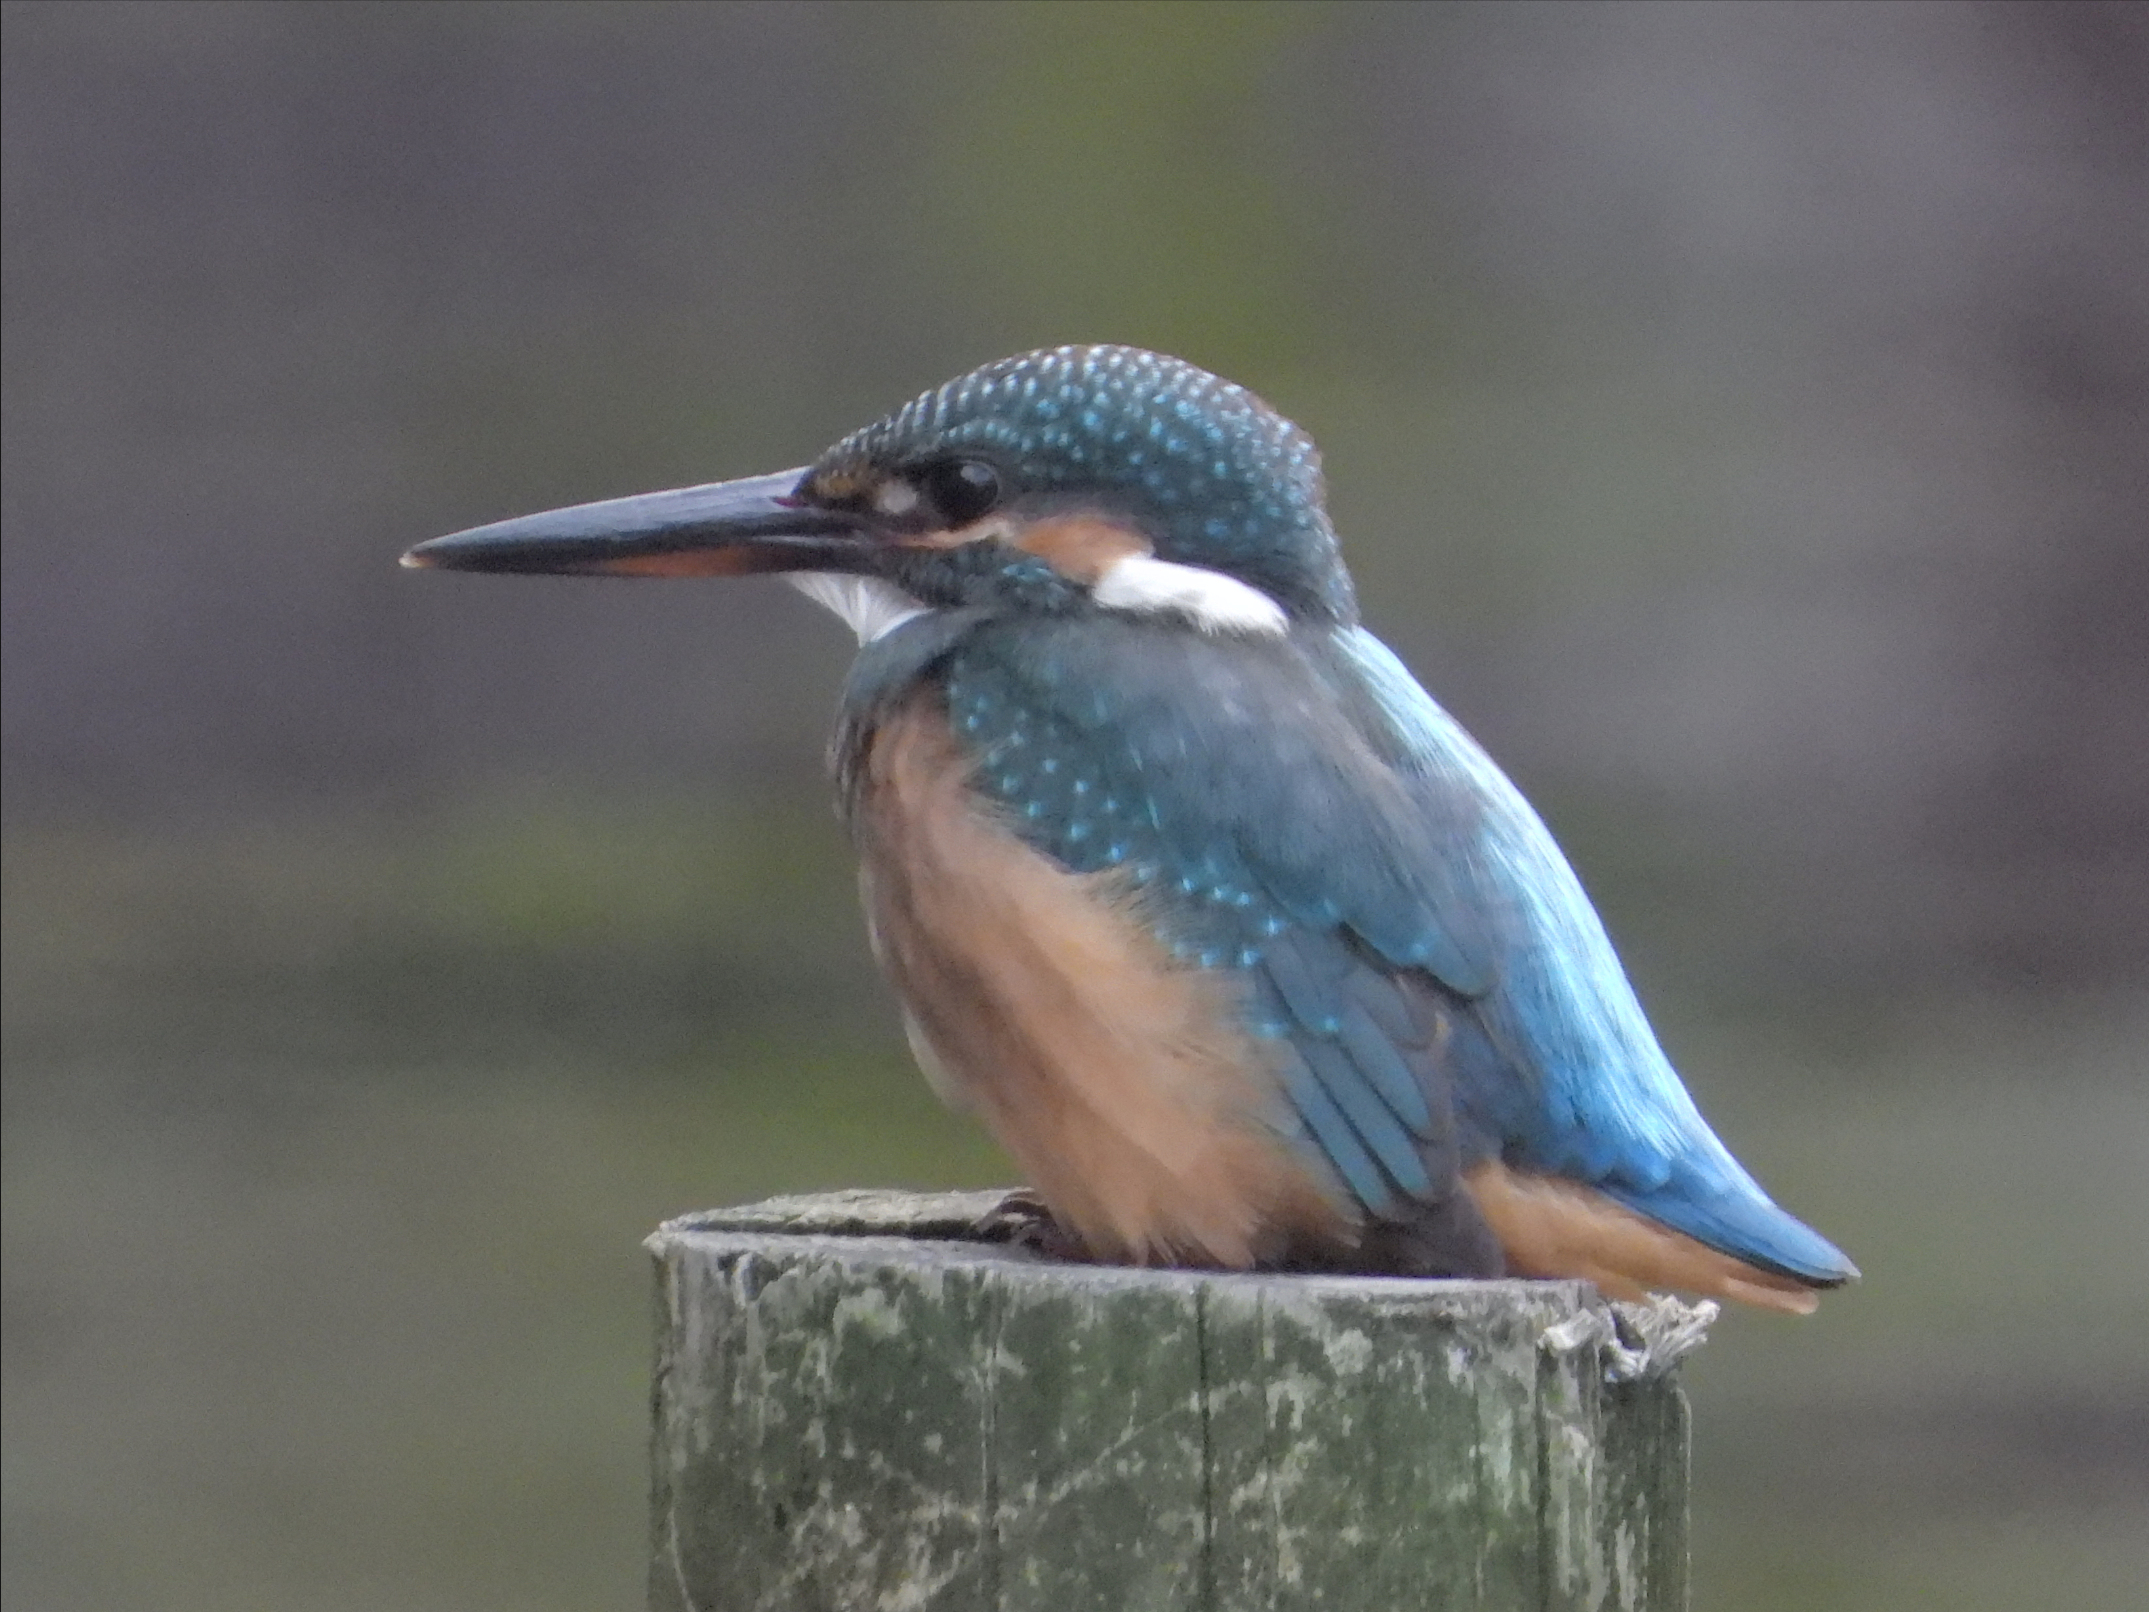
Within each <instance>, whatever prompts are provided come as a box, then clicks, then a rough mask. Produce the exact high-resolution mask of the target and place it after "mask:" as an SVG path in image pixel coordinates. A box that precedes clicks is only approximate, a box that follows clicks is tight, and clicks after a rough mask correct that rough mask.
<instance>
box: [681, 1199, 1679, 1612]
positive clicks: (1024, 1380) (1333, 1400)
mask: <svg viewBox="0 0 2149 1612" xmlns="http://www.w3.org/2000/svg"><path fill="white" fill-rule="evenodd" d="M1003 1197H1004V1194H1000V1193H977V1194H938V1195H913V1194H904V1193H879V1192H850V1193H836V1194H829V1195H825V1196H819V1197H811V1198H789V1199H776V1200H772V1201H770V1202H768V1203H763V1204H755V1205H750V1206H747V1207H745V1208H740V1209H731V1210H717V1211H712V1212H708V1213H704V1214H698V1215H691V1216H687V1217H685V1218H683V1219H680V1220H675V1221H671V1222H669V1223H667V1224H666V1225H665V1226H664V1227H662V1228H661V1229H660V1230H659V1231H658V1232H657V1233H656V1235H655V1236H653V1237H652V1238H651V1239H650V1245H649V1246H650V1248H651V1251H652V1252H653V1253H654V1255H655V1256H656V1260H657V1266H658V1273H659V1289H660V1291H659V1304H658V1317H657V1320H658V1332H659V1336H658V1377H657V1393H656V1417H657V1427H656V1445H655V1452H654V1453H655V1496H654V1498H655V1505H656V1512H657V1514H656V1517H655V1528H654V1536H653V1537H654V1545H655V1558H654V1560H653V1562H652V1564H651V1578H650V1591H651V1604H652V1606H655V1607H661V1608H666V1609H679V1612H685V1609H688V1608H694V1609H703V1608H715V1607H723V1608H727V1609H730V1608H748V1607H757V1608H758V1607H766V1608H771V1609H774V1608H789V1607H794V1606H827V1607H843V1608H852V1607H866V1608H870V1607H888V1608H898V1607H902V1608H930V1609H938V1608H949V1609H953V1608H965V1609H967V1608H980V1609H984V1608H990V1609H993V1612H1013V1609H1016V1608H1031V1607H1035V1608H1038V1609H1046V1608H1049V1609H1052V1612H1079V1609H1083V1608H1090V1607H1095V1608H1100V1609H1101V1608H1112V1609H1115V1612H1117V1609H1122V1608H1126V1609H1132V1608H1152V1607H1153V1608H1186V1609H1189V1612H1209V1609H1215V1612H1221V1609H1225V1608H1230V1609H1240V1608H1268V1607H1276V1608H1281V1607H1287V1606H1291V1607H1296V1606H1315V1605H1319V1606H1323V1607H1328V1608H1334V1609H1341V1612H1348V1609H1354V1608H1365V1609H1374V1608H1378V1609H1381V1612H1397V1609H1402V1608H1408V1607H1420V1606H1422V1607H1476V1608H1486V1609H1493V1608H1499V1609H1506V1608H1514V1609H1517V1612H1521V1609H1525V1608H1527V1609H1532V1612H1534V1609H1539V1608H1585V1607H1586V1608H1622V1609H1640V1608H1651V1609H1664V1608H1677V1607H1682V1606H1684V1605H1685V1585H1686V1477H1687V1455H1686V1446H1687V1417H1686V1405H1685V1400H1684V1396H1683V1395H1682V1394H1681V1392H1680V1391H1679V1388H1678V1386H1677V1382H1676V1373H1675V1367H1676V1362H1677V1360H1678V1358H1679V1357H1680V1356H1681V1355H1683V1354H1684V1353H1686V1352H1687V1351H1688V1350H1690V1349H1691V1348H1692V1347H1694V1345H1695V1344H1696V1343H1698V1342H1699V1341H1700V1339H1701V1336H1702V1332H1703V1329H1704V1328H1705V1327H1706V1325H1707V1321H1708V1319H1709V1317H1710V1316H1711V1315H1713V1313H1714V1306H1709V1305H1703V1306H1693V1307H1690V1306H1687V1305H1684V1304H1682V1303H1680V1302H1678V1301H1677V1300H1673V1299H1657V1300H1653V1301H1651V1302H1650V1303H1648V1304H1641V1305H1624V1304H1622V1305H1613V1304H1609V1303H1607V1302H1606V1301H1604V1300H1603V1299H1601V1298H1599V1297H1598V1296H1597V1294H1596V1293H1595V1291H1594V1290H1593V1289H1591V1288H1590V1287H1588V1286H1587V1285H1586V1284H1583V1283H1578V1282H1533V1281H1498V1282H1464V1281H1422V1280H1405V1279H1397V1278H1388V1277H1342V1276H1299V1275H1262V1274H1223V1273H1214V1272H1201V1271H1174V1270H1137V1269H1129V1268H1124V1267H1114V1266H1097V1265H1075V1264H1065V1263H1057V1262H1050V1261H1046V1260H1043V1259H1040V1258H1038V1257H1037V1256H1036V1255H1034V1254H1030V1253H1028V1252H1026V1251H1025V1250H1023V1249H1021V1248H1019V1247H1010V1246H1006V1245H1004V1244H999V1245H996V1244H994V1243H992V1242H989V1241H984V1240H981V1239H982V1237H983V1236H985V1235H987V1234H988V1233H987V1232H986V1228H988V1227H990V1226H992V1225H993V1224H994V1211H995V1210H996V1209H997V1208H998V1206H999V1205H1000V1204H1001V1202H1002V1200H1003Z"/></svg>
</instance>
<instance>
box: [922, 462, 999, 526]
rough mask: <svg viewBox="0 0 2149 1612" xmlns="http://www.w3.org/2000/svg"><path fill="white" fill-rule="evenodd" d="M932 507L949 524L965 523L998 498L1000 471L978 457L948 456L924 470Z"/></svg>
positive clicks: (986, 508) (990, 505)
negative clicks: (946, 458) (947, 458)
mask: <svg viewBox="0 0 2149 1612" xmlns="http://www.w3.org/2000/svg"><path fill="white" fill-rule="evenodd" d="M924 480H925V491H926V493H927V495H928V496H929V497H930V498H931V499H932V500H933V507H934V508H935V509H937V510H939V511H940V514H941V515H942V517H943V518H944V519H946V520H947V521H948V523H949V524H950V525H953V526H967V525H969V524H970V523H971V522H972V521H974V520H976V519H977V518H978V517H979V516H980V515H983V514H985V513H986V512H987V511H989V510H990V509H991V508H992V507H993V505H995V504H997V503H999V501H1000V473H999V472H998V471H997V470H995V469H993V467H992V466H991V465H988V464H986V463H985V462H984V461H982V460H979V459H949V460H945V461H943V462H942V463H940V464H937V465H934V466H932V467H931V468H930V469H929V470H927V471H926V473H925V477H924Z"/></svg>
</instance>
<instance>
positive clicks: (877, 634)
mask: <svg viewBox="0 0 2149 1612" xmlns="http://www.w3.org/2000/svg"><path fill="white" fill-rule="evenodd" d="M783 579H784V581H786V582H788V583H790V584H791V586H792V587H794V588H796V589H798V591H799V592H800V593H803V594H804V595H805V596H806V597H807V598H809V599H811V600H812V601H813V602H814V603H815V604H817V605H821V606H823V607H825V608H826V609H829V610H833V611H834V612H835V613H836V614H837V615H839V616H841V617H842V618H843V623H844V625H845V626H847V627H849V628H850V629H851V631H852V632H854V633H856V634H857V635H858V641H859V643H861V644H870V643H872V642H873V640H874V639H876V638H881V637H885V636H886V635H887V634H889V633H891V632H894V631H895V629H896V628H898V627H900V626H902V625H903V623H904V622H906V621H908V620H910V619H911V618H912V617H913V616H922V615H924V614H925V613H926V608H927V607H926V606H925V605H922V604H920V603H919V602H918V601H917V600H916V599H913V598H912V597H911V596H910V595H909V594H907V593H905V592H904V591H903V590H902V589H901V588H899V587H897V586H896V585H895V584H894V583H893V582H883V581H882V580H881V579H880V578H879V577H853V576H839V575H837V574H836V573H834V572H832V571H786V572H785V573H784V578H783Z"/></svg>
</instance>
